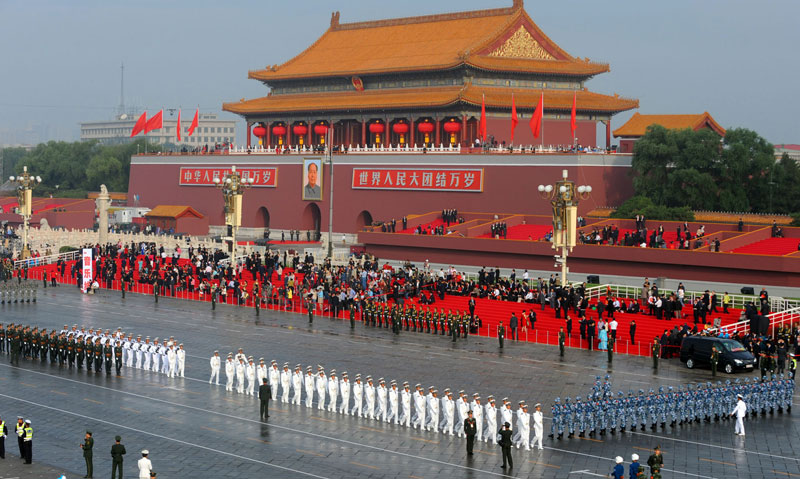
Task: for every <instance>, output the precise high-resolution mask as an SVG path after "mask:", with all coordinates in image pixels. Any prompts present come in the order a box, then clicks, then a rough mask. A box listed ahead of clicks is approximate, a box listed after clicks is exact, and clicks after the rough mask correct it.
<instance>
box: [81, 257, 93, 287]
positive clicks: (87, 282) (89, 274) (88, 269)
mask: <svg viewBox="0 0 800 479" xmlns="http://www.w3.org/2000/svg"><path fill="white" fill-rule="evenodd" d="M82 257H83V284H82V286H81V290H82V291H83V292H84V293H85V292H86V290H87V289H89V288H90V287H91V286H92V278H93V277H94V274H93V271H92V268H93V266H94V265H93V264H92V249H91V248H84V249H83V255H82Z"/></svg>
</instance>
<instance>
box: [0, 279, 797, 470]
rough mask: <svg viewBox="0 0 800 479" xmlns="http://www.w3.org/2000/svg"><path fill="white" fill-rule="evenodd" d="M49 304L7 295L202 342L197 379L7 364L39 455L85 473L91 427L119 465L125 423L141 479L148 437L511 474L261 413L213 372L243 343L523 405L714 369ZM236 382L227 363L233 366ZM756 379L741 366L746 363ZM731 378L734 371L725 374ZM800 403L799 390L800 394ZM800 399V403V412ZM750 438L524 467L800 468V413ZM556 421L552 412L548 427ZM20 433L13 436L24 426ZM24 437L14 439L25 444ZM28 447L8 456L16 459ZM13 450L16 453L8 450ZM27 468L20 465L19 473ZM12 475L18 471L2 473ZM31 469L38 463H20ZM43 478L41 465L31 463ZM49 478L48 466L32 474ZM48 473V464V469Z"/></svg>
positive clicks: (286, 356)
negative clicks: (608, 382) (650, 461)
mask: <svg viewBox="0 0 800 479" xmlns="http://www.w3.org/2000/svg"><path fill="white" fill-rule="evenodd" d="M40 292H42V293H43V294H41V295H40V297H39V301H38V302H37V303H36V304H25V305H19V304H16V305H14V304H12V305H4V306H2V307H0V310H2V317H3V320H2V322H3V323H4V324H8V323H10V322H14V323H22V324H35V325H39V326H41V327H47V328H48V329H50V328H54V327H55V328H58V329H60V328H61V327H62V326H63V325H64V324H69V325H70V326H71V325H72V324H79V325H81V324H83V325H86V326H87V327H88V326H93V327H102V328H103V329H112V330H114V329H116V328H117V327H122V328H123V330H125V331H131V332H134V333H136V334H142V335H143V336H151V337H156V336H158V337H162V338H163V337H165V336H167V337H168V336H176V338H178V339H179V340H180V341H181V342H183V343H184V344H185V345H186V348H187V350H188V354H187V366H186V377H185V378H177V379H168V378H167V377H165V376H164V375H160V374H156V373H151V372H144V371H141V370H125V369H123V372H122V376H121V377H116V376H114V375H112V376H106V374H104V373H101V374H96V373H94V372H93V373H87V372H86V370H85V369H84V370H82V371H76V370H75V369H68V368H59V367H58V366H57V365H55V366H52V365H50V364H49V363H46V364H41V363H39V362H38V361H36V362H33V361H30V360H27V361H22V362H21V363H20V366H19V367H12V366H10V365H9V363H8V362H7V360H5V359H6V358H3V359H4V361H2V362H1V363H0V385H2V388H1V389H0V414H2V417H3V418H4V419H5V420H6V421H8V420H9V419H11V421H12V422H13V418H14V417H16V416H17V415H23V416H25V417H30V418H32V419H33V421H34V422H33V424H34V428H35V429H34V430H35V436H34V437H35V443H34V453H33V457H34V462H35V463H43V464H45V465H48V466H52V467H54V468H56V469H59V470H63V471H65V473H67V475H68V477H73V476H82V475H83V474H84V466H83V458H82V456H81V450H80V449H79V447H78V445H79V444H80V443H81V441H82V438H83V432H84V431H85V430H86V429H91V430H92V431H93V432H94V437H95V454H94V458H95V474H96V476H97V477H102V476H108V474H109V473H110V469H111V463H110V457H109V456H110V454H109V453H108V451H110V448H111V445H112V444H113V437H114V436H115V435H117V434H119V435H121V436H122V438H123V444H125V445H126V447H127V450H128V455H127V456H126V459H125V474H126V476H128V477H136V474H137V472H138V471H137V469H136V460H138V459H139V457H140V455H139V451H140V450H141V449H143V448H147V449H149V450H150V452H151V459H152V461H153V466H154V470H155V471H157V472H158V473H159V475H158V477H165V478H173V477H181V478H186V477H198V474H203V476H205V477H237V478H262V477H286V478H295V477H297V478H300V477H319V478H340V477H341V478H344V477H348V478H349V477H398V478H428V477H434V476H435V477H476V478H477V477H498V476H504V475H505V474H504V473H503V470H502V469H500V467H499V466H500V464H501V456H500V454H499V452H500V451H499V448H498V447H497V446H492V445H489V444H484V443H480V444H478V445H477V446H476V454H475V455H474V456H471V457H468V456H466V450H465V441H464V440H463V439H459V438H453V437H450V436H445V435H442V434H436V433H432V432H421V431H419V430H414V429H407V428H405V427H402V426H396V425H393V424H386V423H382V422H378V421H373V420H369V419H360V418H354V417H352V416H341V415H339V414H336V413H330V412H327V411H321V410H318V409H317V408H316V406H315V407H314V408H313V409H307V408H306V407H305V406H304V405H302V406H293V405H286V404H281V403H280V401H278V402H277V403H272V404H271V415H272V417H271V418H270V422H269V423H262V422H260V421H259V418H258V401H257V400H256V399H255V398H253V397H248V396H242V395H238V394H236V393H228V392H226V391H225V388H224V385H223V386H215V385H209V384H208V374H209V367H208V357H209V356H210V355H211V353H212V351H213V350H215V349H218V350H220V353H221V354H222V355H223V356H224V355H226V354H227V353H228V352H229V351H235V349H236V348H238V347H242V348H244V350H245V353H247V354H252V355H253V356H254V357H255V358H259V357H264V358H265V359H266V360H267V362H269V361H270V360H272V359H275V360H277V361H278V363H279V364H283V363H284V362H288V363H289V364H290V366H292V367H293V366H294V365H295V364H297V363H300V364H302V365H303V369H305V366H306V365H313V366H316V365H317V364H321V365H323V366H324V367H325V368H326V370H327V371H330V369H336V370H337V371H338V372H340V373H341V372H342V371H348V372H349V373H350V377H351V378H352V377H353V376H354V375H355V374H356V373H361V374H362V375H364V376H366V375H368V374H369V375H372V376H373V377H374V378H378V377H384V378H386V379H387V381H388V380H389V379H396V380H398V381H399V382H401V383H402V382H403V381H408V382H409V383H410V384H412V385H413V384H416V383H421V384H422V385H423V386H424V387H427V386H430V385H435V386H436V387H437V388H438V389H439V390H440V391H442V390H443V389H444V388H450V389H452V390H454V391H458V390H460V389H463V390H465V392H467V394H468V395H471V394H472V393H473V392H477V393H479V394H480V395H481V396H482V397H483V398H485V397H486V396H488V395H489V394H492V395H494V396H495V397H496V398H498V399H499V398H502V397H509V398H510V399H511V401H512V402H514V403H515V404H516V402H517V401H518V400H523V399H524V400H526V401H527V402H528V404H534V403H536V402H541V403H542V405H543V411H544V412H545V416H548V415H549V414H548V413H549V410H550V404H551V402H552V400H553V398H555V397H557V396H560V397H562V398H563V397H566V396H571V397H574V396H576V395H585V394H586V392H587V391H588V390H589V389H590V388H591V385H592V383H593V382H594V378H595V376H598V375H599V376H604V375H605V374H611V375H612V377H613V381H614V390H615V391H617V390H623V391H628V390H629V389H634V390H638V389H640V388H642V389H647V388H650V387H656V388H657V386H659V385H672V386H677V385H679V384H684V383H686V382H690V381H692V382H697V381H700V380H703V381H705V380H710V371H708V370H691V371H690V370H687V369H686V368H685V367H683V366H682V365H681V364H680V363H678V362H677V361H676V360H669V361H662V363H661V367H660V368H659V370H658V372H654V371H653V370H652V369H651V363H650V360H649V359H647V358H637V357H627V356H617V357H616V358H615V359H614V364H613V367H612V368H608V367H607V363H606V356H605V353H602V352H588V351H583V350H571V349H570V350H567V355H566V357H565V358H564V359H563V360H561V359H560V358H559V357H558V350H557V348H556V347H552V346H544V345H534V344H521V343H520V344H513V343H511V342H509V341H507V342H506V347H505V349H504V350H503V351H501V350H499V349H498V346H497V343H496V340H491V339H488V338H478V337H475V336H470V338H469V339H467V340H460V341H458V342H456V343H452V342H450V341H449V340H448V339H445V338H444V337H442V336H432V335H426V334H415V333H411V332H403V333H402V334H401V335H400V336H393V335H392V334H391V331H390V330H386V329H377V328H370V327H367V328H365V327H363V326H362V325H361V324H357V326H356V329H355V330H351V329H350V328H349V324H348V323H346V322H342V321H332V320H330V319H328V318H321V317H317V318H316V319H315V321H314V323H313V327H309V325H308V322H307V318H306V317H305V316H301V315H296V314H291V313H282V312H275V311H262V312H261V315H260V316H256V315H255V311H254V310H253V309H250V308H247V309H244V308H242V309H240V308H236V307H228V306H218V307H217V310H216V311H211V310H210V309H209V305H208V304H201V303H191V302H184V301H178V300H171V299H167V298H161V299H160V300H159V303H158V304H154V302H153V298H152V297H143V296H137V295H131V294H129V295H128V297H127V298H126V299H121V298H120V296H119V293H116V292H108V291H103V292H101V293H100V294H98V295H95V296H82V295H80V294H78V293H77V292H76V291H75V290H74V289H73V288H65V287H59V288H48V289H47V290H44V291H40ZM221 375H222V376H223V378H222V379H221V381H222V382H223V383H224V369H223V371H222V373H221ZM737 377H742V376H737ZM722 379H723V380H724V379H725V378H724V377H723V378H722ZM795 401H797V399H796V397H795ZM795 411H796V410H795ZM745 426H746V428H747V436H745V437H744V438H741V437H737V436H734V435H733V424H731V423H712V424H699V425H693V426H689V427H684V428H678V429H673V430H670V429H669V428H668V429H667V430H666V431H665V432H663V433H661V432H660V431H659V432H658V433H650V431H649V430H648V431H647V432H636V433H633V434H630V433H628V434H625V435H621V434H617V435H615V436H604V437H602V438H598V439H594V438H593V439H583V440H581V439H577V438H573V439H569V440H561V441H553V440H549V439H547V438H545V441H544V445H545V450H544V451H530V452H526V451H520V450H516V449H515V450H514V451H513V453H512V454H513V456H514V460H515V468H514V469H513V470H512V471H511V472H509V474H508V475H510V476H514V477H553V478H556V477H557V478H564V477H575V478H581V477H592V476H594V477H597V476H603V477H606V476H607V474H608V472H609V471H610V470H611V467H612V465H613V457H614V456H617V455H621V456H623V457H624V458H625V460H626V466H627V464H628V463H629V462H630V455H631V454H632V453H637V454H639V455H640V456H642V462H645V461H646V459H647V456H648V455H649V454H650V451H651V449H652V447H653V446H655V445H661V446H662V448H663V450H664V457H665V471H664V477H687V478H695V477H698V478H723V477H726V478H727V477H741V478H752V477H767V476H770V477H787V478H790V477H800V459H798V458H797V456H798V452H799V451H798V447H800V446H798V442H797V440H796V438H797V437H798V432H800V430H799V429H800V428H799V427H798V419H797V413H796V412H795V415H793V416H792V415H786V414H784V415H775V416H773V417H770V416H767V417H759V418H755V419H750V420H748V421H747V422H746V423H745ZM549 427H550V423H549V420H548V419H545V433H547V432H548V431H549ZM11 429H12V434H13V427H12V428H11ZM16 447H17V445H16V440H15V438H14V437H11V438H9V439H8V440H7V441H6V448H7V450H9V451H10V452H11V453H13V452H15V448H16ZM11 460H14V461H19V459H18V458H16V457H13V456H12V455H10V454H9V455H7V458H6V461H11ZM0 464H2V462H0ZM16 470H17V468H16V467H15V468H14V471H15V474H16ZM3 473H4V474H3V477H13V474H12V476H8V473H9V471H3ZM20 477H23V476H20ZM24 477H29V476H24ZM33 477H36V476H33ZM42 477H46V476H42Z"/></svg>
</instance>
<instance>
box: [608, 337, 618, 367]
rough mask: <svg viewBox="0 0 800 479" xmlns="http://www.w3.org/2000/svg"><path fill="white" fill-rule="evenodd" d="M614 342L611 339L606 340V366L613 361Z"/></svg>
mask: <svg viewBox="0 0 800 479" xmlns="http://www.w3.org/2000/svg"><path fill="white" fill-rule="evenodd" d="M615 342H616V340H615V339H614V338H613V337H610V338H608V364H611V362H612V361H613V360H614V343H615Z"/></svg>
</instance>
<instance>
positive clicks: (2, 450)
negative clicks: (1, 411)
mask: <svg viewBox="0 0 800 479" xmlns="http://www.w3.org/2000/svg"><path fill="white" fill-rule="evenodd" d="M6 436H8V427H6V422H5V421H3V420H2V419H0V459H5V458H6Z"/></svg>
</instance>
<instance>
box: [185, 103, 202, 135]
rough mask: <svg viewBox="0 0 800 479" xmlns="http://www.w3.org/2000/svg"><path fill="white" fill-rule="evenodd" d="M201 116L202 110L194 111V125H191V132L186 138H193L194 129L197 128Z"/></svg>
mask: <svg viewBox="0 0 800 479" xmlns="http://www.w3.org/2000/svg"><path fill="white" fill-rule="evenodd" d="M199 115H200V109H199V108H198V109H197V110H195V111H194V119H192V124H191V125H189V131H188V132H187V133H186V136H192V134H193V133H194V129H195V128H197V119H198V117H199Z"/></svg>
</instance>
